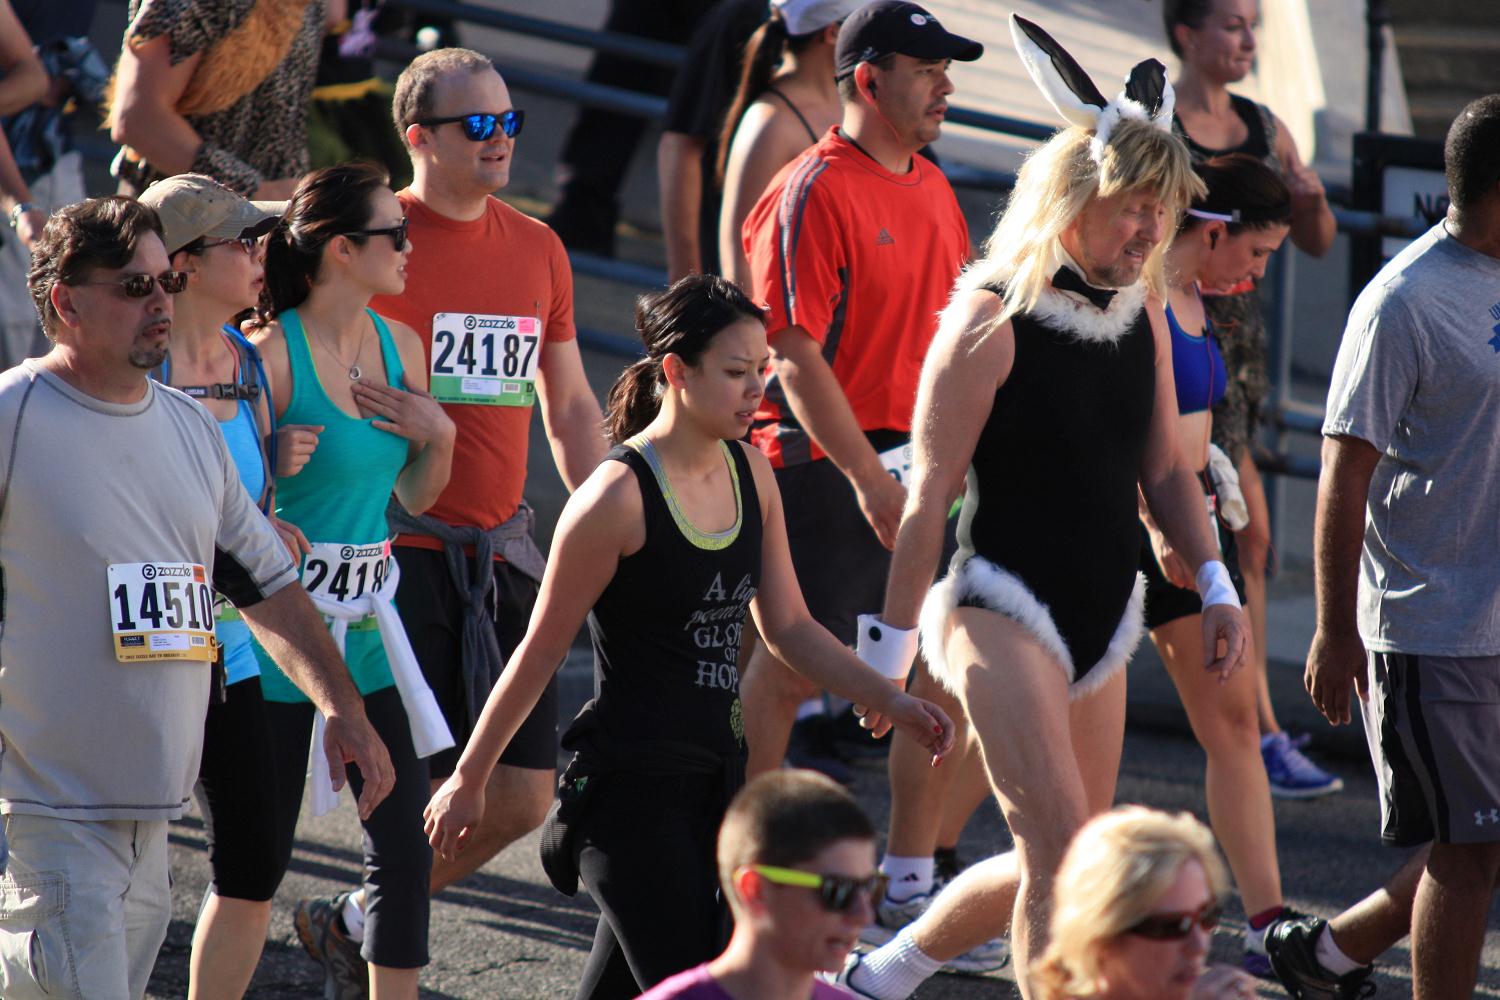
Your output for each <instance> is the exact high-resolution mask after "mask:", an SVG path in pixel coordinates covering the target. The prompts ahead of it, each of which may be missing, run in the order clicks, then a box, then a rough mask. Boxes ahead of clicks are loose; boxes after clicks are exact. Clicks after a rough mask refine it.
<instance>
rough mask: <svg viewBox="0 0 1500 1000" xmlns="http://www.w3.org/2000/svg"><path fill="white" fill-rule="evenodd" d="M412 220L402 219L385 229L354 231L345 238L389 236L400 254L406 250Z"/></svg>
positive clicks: (346, 234)
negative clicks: (407, 231) (407, 229)
mask: <svg viewBox="0 0 1500 1000" xmlns="http://www.w3.org/2000/svg"><path fill="white" fill-rule="evenodd" d="M409 221H410V220H408V219H402V220H401V221H400V222H399V223H397V224H396V225H394V226H389V227H387V228H385V229H353V230H350V231H349V232H347V233H345V234H344V235H345V236H389V237H390V238H391V242H392V243H394V244H395V245H396V252H397V253H400V252H401V251H402V250H405V249H406V226H407V223H408V222H409Z"/></svg>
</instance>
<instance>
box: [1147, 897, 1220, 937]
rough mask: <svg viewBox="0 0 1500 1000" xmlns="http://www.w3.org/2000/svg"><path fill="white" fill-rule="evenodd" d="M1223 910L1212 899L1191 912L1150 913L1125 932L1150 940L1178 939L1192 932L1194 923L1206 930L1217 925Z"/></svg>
mask: <svg viewBox="0 0 1500 1000" xmlns="http://www.w3.org/2000/svg"><path fill="white" fill-rule="evenodd" d="M1223 912H1224V907H1223V904H1221V903H1219V902H1218V901H1217V900H1214V901H1212V902H1208V903H1205V904H1203V906H1201V907H1199V908H1198V909H1197V910H1196V911H1194V912H1192V913H1156V914H1152V915H1151V916H1149V917H1147V918H1146V919H1144V920H1142V921H1141V922H1140V923H1138V924H1136V925H1135V926H1134V927H1129V928H1126V930H1125V933H1126V934H1134V935H1135V936H1136V937H1143V938H1150V939H1151V940H1152V941H1180V940H1182V939H1183V938H1185V937H1187V936H1188V935H1189V934H1191V933H1192V932H1193V925H1194V924H1197V925H1198V926H1199V927H1202V928H1203V929H1204V930H1206V931H1211V930H1213V929H1214V928H1215V927H1217V926H1219V917H1220V915H1222V914H1223Z"/></svg>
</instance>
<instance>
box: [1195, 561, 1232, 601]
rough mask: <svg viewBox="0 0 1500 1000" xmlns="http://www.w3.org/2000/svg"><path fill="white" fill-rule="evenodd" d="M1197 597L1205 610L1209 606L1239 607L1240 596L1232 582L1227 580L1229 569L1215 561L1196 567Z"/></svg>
mask: <svg viewBox="0 0 1500 1000" xmlns="http://www.w3.org/2000/svg"><path fill="white" fill-rule="evenodd" d="M1198 596H1199V597H1201V598H1202V599H1203V606H1204V607H1205V608H1206V607H1208V606H1209V605H1210V604H1227V605H1229V606H1230V607H1232V608H1237V607H1239V606H1240V595H1239V594H1237V593H1236V592H1235V589H1234V581H1233V580H1231V579H1229V567H1227V566H1225V565H1224V564H1223V563H1221V562H1219V560H1217V559H1213V560H1210V561H1209V562H1206V563H1204V564H1203V565H1202V566H1199V567H1198Z"/></svg>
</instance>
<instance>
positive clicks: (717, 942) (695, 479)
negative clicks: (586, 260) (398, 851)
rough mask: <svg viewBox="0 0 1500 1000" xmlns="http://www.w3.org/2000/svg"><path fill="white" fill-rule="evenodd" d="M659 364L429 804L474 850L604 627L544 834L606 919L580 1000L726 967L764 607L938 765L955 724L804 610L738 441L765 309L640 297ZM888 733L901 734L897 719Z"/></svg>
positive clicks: (734, 301) (546, 856)
mask: <svg viewBox="0 0 1500 1000" xmlns="http://www.w3.org/2000/svg"><path fill="white" fill-rule="evenodd" d="M636 324H637V327H638V329H639V330H640V332H641V335H642V338H643V339H644V340H645V342H646V351H647V356H646V357H645V358H644V359H642V360H641V361H638V362H636V363H635V364H634V365H632V366H630V367H629V368H628V369H626V371H625V373H624V374H623V375H621V377H620V379H619V381H617V382H616V383H615V386H614V388H613V389H612V390H611V391H610V396H609V416H608V419H607V424H608V429H609V433H610V437H611V438H612V439H613V441H614V442H615V447H614V449H613V450H612V451H611V452H610V453H609V455H608V456H607V458H606V460H605V461H604V462H602V463H601V464H600V466H599V467H598V469H596V470H595V471H594V473H593V474H592V475H591V476H590V477H589V479H588V480H587V481H586V482H585V483H584V484H583V485H582V486H581V487H579V489H578V491H577V492H576V493H574V494H573V496H572V498H571V499H570V500H569V501H568V504H567V507H566V508H565V509H564V510H563V514H562V517H561V519H560V520H559V522H558V527H557V533H556V535H555V536H554V538H553V542H552V555H551V559H550V560H549V562H548V566H547V572H546V575H545V577H544V578H543V580H542V588H541V595H540V597H539V598H538V601H537V606H536V610H535V612H534V613H533V615H532V619H531V624H530V626H529V627H528V629H527V633H526V638H525V639H524V640H523V641H522V643H521V645H520V646H519V647H518V648H517V649H516V652H515V655H514V656H513V657H512V658H511V661H510V663H509V664H507V665H506V669H505V672H504V674H503V675H502V676H501V678H500V681H499V683H497V684H496V685H495V688H494V690H493V691H492V693H491V694H490V697H489V699H488V701H487V702H486V704H485V707H484V712H483V714H482V715H481V716H480V718H479V723H478V726H477V727H476V729H475V731H474V735H473V736H472V737H471V738H470V740H469V743H468V746H466V747H465V748H464V752H463V756H462V757H461V758H460V759H459V762H458V767H457V769H456V770H455V771H454V773H453V776H452V777H450V778H449V779H448V780H447V781H446V782H445V783H444V784H443V786H442V787H441V788H440V789H439V790H438V792H437V794H436V795H434V796H433V798H432V802H431V803H430V804H429V805H428V807H427V813H426V818H427V832H428V834H429V836H430V838H431V842H432V846H433V847H434V848H436V849H437V850H438V851H439V852H440V853H442V854H444V855H445V856H452V855H453V853H454V852H456V851H458V850H460V849H462V847H463V845H464V842H465V840H466V838H467V836H468V832H469V831H470V830H471V829H472V828H473V826H474V825H475V824H476V823H477V822H478V820H479V817H480V816H481V815H482V813H483V811H484V786H485V782H486V780H487V779H488V777H489V772H490V770H491V769H492V768H493V766H494V763H495V761H496V760H498V759H499V756H500V752H501V751H502V750H503V749H504V747H505V745H506V743H507V742H508V741H509V739H510V738H511V736H512V735H513V734H514V733H515V731H516V729H517V728H518V727H519V726H520V724H521V721H522V720H523V719H525V717H526V715H527V713H529V712H530V710H531V707H532V705H533V704H534V703H535V702H536V699H537V698H538V697H539V696H540V694H541V692H542V690H543V688H544V687H545V686H546V683H547V681H548V679H549V678H550V677H551V676H552V673H553V672H554V671H555V670H556V669H557V666H558V664H560V663H561V662H562V661H563V659H564V658H565V657H566V655H567V652H568V648H569V646H570V645H571V643H572V640H573V637H574V636H575V635H576V634H577V632H578V628H579V626H580V625H582V624H583V621H584V619H585V617H587V619H588V626H589V633H590V637H591V639H592V640H593V646H594V662H595V673H594V692H595V697H594V698H593V700H592V701H590V702H589V703H588V704H587V705H585V706H584V708H583V710H582V711H581V712H579V714H578V717H577V718H576V719H574V721H573V724H572V725H571V726H570V727H569V728H568V731H567V732H566V733H565V734H564V736H563V740H562V742H563V745H564V746H565V747H567V748H568V749H570V750H572V751H573V760H572V762H571V763H570V764H569V766H568V769H567V772H566V773H565V774H564V776H563V779H562V781H561V782H560V787H559V801H558V804H557V807H556V808H555V809H554V811H553V814H552V816H551V817H550V818H549V820H548V824H547V827H546V828H545V829H544V832H543V866H544V867H545V868H546V870H547V873H548V876H549V877H550V878H551V879H552V882H553V884H554V885H556V886H557V887H558V888H559V889H560V890H562V891H564V892H567V893H569V894H571V893H572V892H574V891H576V889H577V882H578V879H579V877H580V876H581V877H582V880H583V882H584V883H585V884H586V885H587V886H588V887H589V890H590V892H591V894H592V895H593V896H594V899H595V901H596V902H597V903H598V905H599V908H600V910H601V916H600V920H599V928H598V931H597V932H596V935H595V939H594V947H593V951H592V952H591V954H590V956H589V960H588V964H587V966H586V967H585V970H584V975H583V979H582V981H581V982H580V984H579V987H578V994H577V995H578V996H579V997H580V998H617V997H618V998H621V1000H623V998H626V997H634V996H638V995H639V994H640V993H641V992H642V991H643V990H646V989H649V988H650V987H651V986H653V985H654V984H656V983H657V982H660V981H661V980H663V979H665V978H667V977H668V976H671V975H673V974H675V973H678V972H681V971H683V970H684V969H687V968H690V967H692V966H694V965H696V964H698V963H700V962H705V961H707V960H709V959H710V958H712V957H713V956H714V955H716V954H717V953H718V950H719V948H720V947H721V945H722V944H723V941H724V933H725V931H726V930H727V925H726V924H725V922H724V918H725V911H724V909H723V907H722V906H721V904H720V902H719V901H718V899H717V898H716V888H717V885H716V876H715V872H714V838H715V836H716V832H717V830H718V824H719V820H720V818H721V817H722V816H723V813H724V809H725V808H726V807H727V805H728V803H729V799H730V797H731V796H732V795H733V794H734V792H735V790H736V789H737V788H738V787H739V785H740V784H741V783H742V782H743V780H744V761H745V751H746V747H745V735H744V725H743V721H742V717H741V714H740V702H739V674H738V670H737V663H738V660H739V643H740V636H741V634H742V632H743V629H744V628H745V625H746V617H745V613H746V611H747V610H748V611H752V612H753V613H754V615H755V619H756V624H757V625H758V626H759V628H760V633H761V635H762V636H764V637H765V641H766V642H767V643H768V644H769V645H770V646H771V648H772V650H773V651H774V652H775V653H776V654H777V655H778V656H779V657H782V658H783V659H784V661H785V662H787V663H789V664H790V665H792V667H793V668H794V669H797V670H799V671H801V672H803V673H804V674H805V675H806V676H807V677H808V678H809V679H810V680H812V681H814V682H815V683H817V684H819V685H821V686H824V687H827V688H828V689H829V690H832V691H835V692H837V693H839V694H841V695H843V696H844V697H846V698H849V699H851V700H853V701H856V702H858V703H860V704H863V705H869V706H871V708H872V709H874V710H875V711H876V712H878V713H880V716H874V715H872V716H870V717H869V720H870V721H871V722H872V724H876V725H877V728H878V729H880V730H884V729H885V728H888V727H889V723H888V722H886V721H884V720H889V721H890V722H893V723H894V724H895V725H896V726H897V727H898V728H899V729H901V731H902V732H903V733H905V734H907V735H908V736H910V737H912V738H914V739H916V740H917V741H918V742H919V743H921V744H922V745H923V746H925V747H927V748H928V749H929V750H931V751H932V752H933V753H935V754H943V753H946V752H947V751H948V750H949V749H950V748H951V745H952V740H953V723H952V722H951V721H950V720H949V719H948V718H947V716H945V715H944V714H943V713H942V712H941V711H940V710H939V709H937V708H936V707H935V706H933V705H931V704H929V703H927V702H923V701H921V700H920V699H915V698H912V697H910V696H908V695H906V694H905V693H903V692H901V691H900V690H898V689H897V688H896V687H895V686H893V685H892V684H891V683H889V682H888V681H886V680H885V679H884V678H883V677H881V676H880V675H879V674H877V673H875V672H874V671H873V670H870V669H869V668H868V667H866V666H864V665H863V664H862V663H860V661H859V660H858V659H857V658H856V657H855V656H854V654H853V653H851V652H850V651H849V650H848V649H846V648H845V647H844V646H843V645H841V644H840V643H839V642H838V640H836V639H835V638H834V637H833V636H832V635H830V634H829V633H828V631H827V630H826V629H824V628H823V627H822V626H820V625H818V624H817V623H815V622H814V621H813V620H812V618H811V617H810V616H809V615H808V612H807V608H806V605H805V604H804V603H803V600H802V595H801V591H800V590H798V588H797V581H796V576H795V574H794V572H793V570H792V564H791V556H790V554H789V551H788V548H787V541H786V532H785V528H784V526H783V520H782V512H781V498H780V495H779V493H778V491H777V489H776V484H775V479H774V477H773V475H772V473H771V467H770V464H769V463H768V462H767V461H766V459H765V458H764V457H763V456H762V455H761V454H760V453H759V452H758V451H755V450H754V449H751V448H749V447H746V446H745V445H743V444H742V443H741V442H740V441H739V440H738V439H739V438H740V437H742V436H743V435H744V433H745V431H746V430H747V429H748V427H749V425H750V417H751V415H752V414H753V413H754V412H755V408H756V405H757V404H758V403H759V402H760V397H761V394H762V392H763V390H764V383H765V370H766V366H767V365H768V363H769V352H768V349H767V347H766V333H765V327H764V325H763V323H762V320H761V318H760V311H759V310H758V309H757V308H756V307H755V306H754V305H753V304H752V303H751V302H750V301H749V299H747V298H746V297H745V295H744V294H743V293H742V292H740V291H739V289H738V288H736V287H735V286H733V285H731V284H729V283H728V282H725V281H723V280H722V279H720V278H715V277H711V276H705V275H693V276H690V277H687V278H684V279H682V280H681V281H679V282H677V283H676V284H675V285H673V286H672V287H671V288H670V289H668V290H667V291H666V292H663V293H662V294H660V295H658V296H655V297H650V298H643V299H642V300H641V301H640V303H639V304H638V305H637V308H636ZM881 717H883V719H882V718H881Z"/></svg>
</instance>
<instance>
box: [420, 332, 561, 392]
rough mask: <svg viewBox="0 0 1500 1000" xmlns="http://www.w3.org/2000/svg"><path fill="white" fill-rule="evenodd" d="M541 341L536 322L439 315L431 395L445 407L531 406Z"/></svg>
mask: <svg viewBox="0 0 1500 1000" xmlns="http://www.w3.org/2000/svg"><path fill="white" fill-rule="evenodd" d="M541 341H542V325H541V322H540V321H539V320H538V319H537V318H536V317H535V316H488V315H483V314H480V313H448V312H441V313H436V314H435V315H434V316H433V317H432V372H431V375H430V379H429V383H428V391H429V392H431V393H432V396H433V398H434V399H436V400H437V401H438V402H441V403H474V404H478V405H481V406H531V405H532V404H533V403H535V402H536V373H537V368H538V366H539V365H540V363H541V354H542V343H541Z"/></svg>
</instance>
